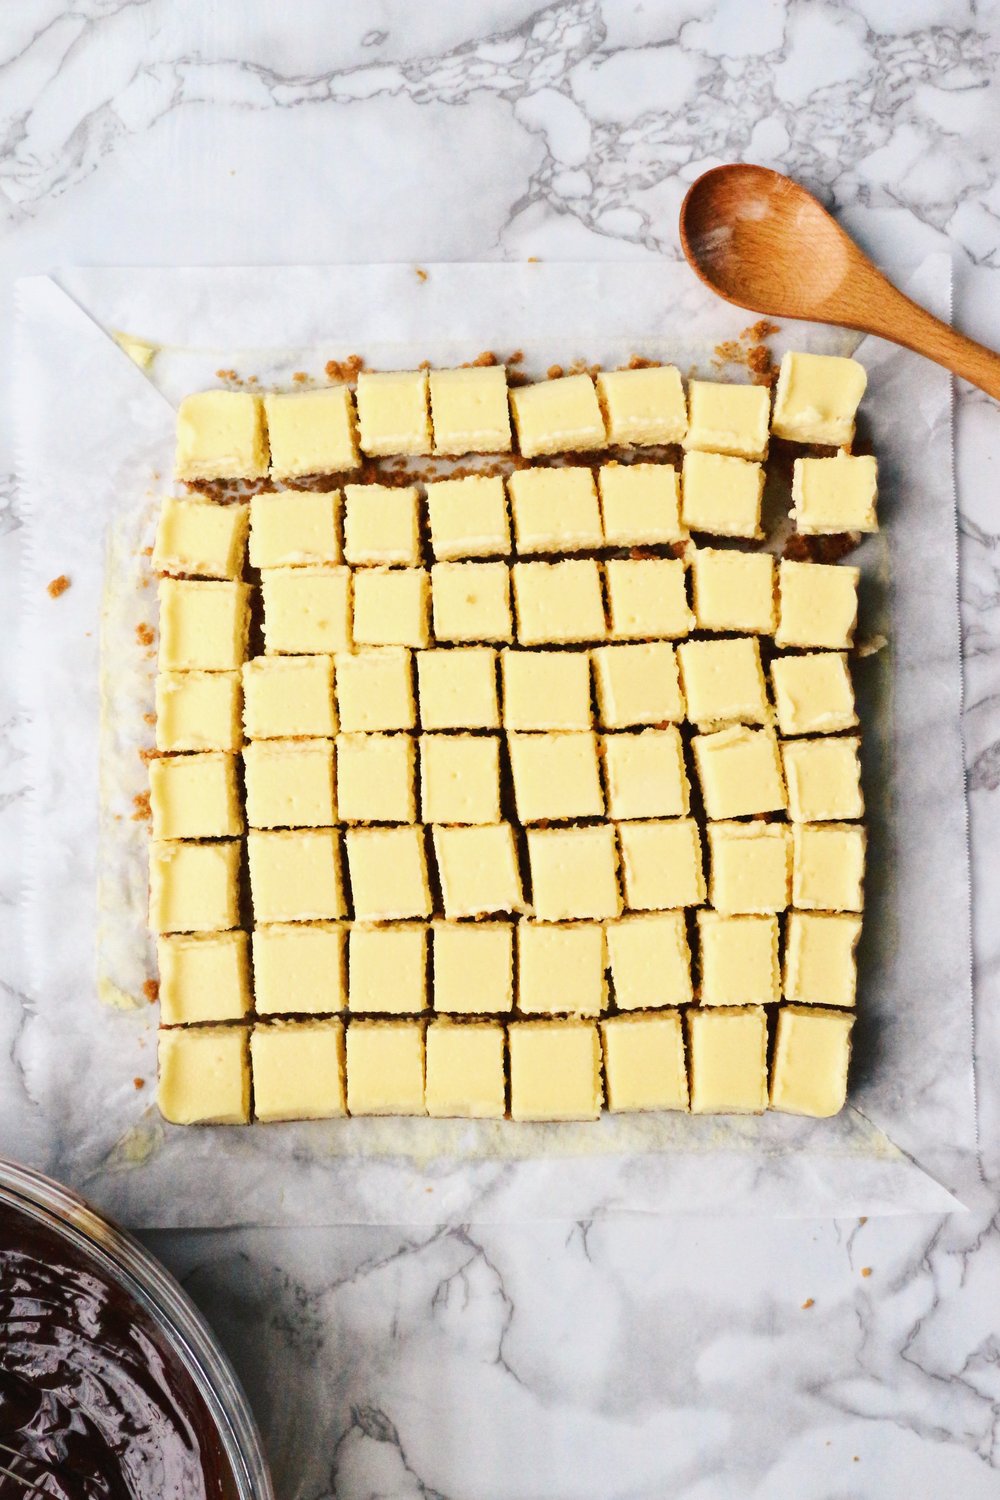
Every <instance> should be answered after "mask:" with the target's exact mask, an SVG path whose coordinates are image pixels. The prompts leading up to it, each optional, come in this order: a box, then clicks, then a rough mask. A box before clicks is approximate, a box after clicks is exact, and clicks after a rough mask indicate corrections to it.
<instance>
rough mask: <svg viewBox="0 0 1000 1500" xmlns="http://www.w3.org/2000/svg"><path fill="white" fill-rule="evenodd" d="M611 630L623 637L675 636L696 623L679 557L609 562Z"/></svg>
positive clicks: (659, 638)
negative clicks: (689, 605) (689, 604)
mask: <svg viewBox="0 0 1000 1500" xmlns="http://www.w3.org/2000/svg"><path fill="white" fill-rule="evenodd" d="M605 566H606V571H607V579H608V608H609V611H610V615H611V634H612V635H613V636H615V637H617V639H619V640H674V639H676V638H677V637H678V636H682V635H687V633H688V631H689V630H690V629H691V627H692V625H693V624H694V616H693V615H692V613H691V611H690V609H689V608H688V601H687V588H686V586H685V582H684V574H685V568H684V564H683V563H682V562H681V561H680V559H679V558H675V557H642V558H629V559H627V560H622V559H612V560H611V561H610V562H608V563H607V564H606V565H605Z"/></svg>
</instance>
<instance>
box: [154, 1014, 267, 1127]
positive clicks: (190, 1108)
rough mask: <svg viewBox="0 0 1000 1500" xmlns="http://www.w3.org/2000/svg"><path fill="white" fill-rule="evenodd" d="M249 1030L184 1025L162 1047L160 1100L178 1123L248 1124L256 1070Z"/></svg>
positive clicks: (164, 1035)
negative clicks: (252, 1074) (252, 1070)
mask: <svg viewBox="0 0 1000 1500" xmlns="http://www.w3.org/2000/svg"><path fill="white" fill-rule="evenodd" d="M247 1043H248V1038H247V1030H246V1028H245V1027H243V1026H178V1027H174V1028H173V1029H172V1030H169V1031H161V1032H160V1034H159V1038H158V1043H157V1054H158V1061H159V1085H158V1087H157V1093H156V1102H157V1104H158V1105H159V1107H160V1113H161V1114H162V1116H163V1118H164V1119H165V1120H169V1121H170V1123H171V1124H172V1125H246V1124H247V1122H248V1121H249V1119H250V1066H249V1054H248V1045H247Z"/></svg>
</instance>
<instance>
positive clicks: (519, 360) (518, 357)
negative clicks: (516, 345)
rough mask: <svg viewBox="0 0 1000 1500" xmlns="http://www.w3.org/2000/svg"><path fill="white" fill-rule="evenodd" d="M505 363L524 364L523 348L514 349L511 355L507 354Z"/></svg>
mask: <svg viewBox="0 0 1000 1500" xmlns="http://www.w3.org/2000/svg"><path fill="white" fill-rule="evenodd" d="M507 363H508V364H509V365H523V364H524V350H523V349H515V350H514V352H513V354H511V355H509V356H508V359H507Z"/></svg>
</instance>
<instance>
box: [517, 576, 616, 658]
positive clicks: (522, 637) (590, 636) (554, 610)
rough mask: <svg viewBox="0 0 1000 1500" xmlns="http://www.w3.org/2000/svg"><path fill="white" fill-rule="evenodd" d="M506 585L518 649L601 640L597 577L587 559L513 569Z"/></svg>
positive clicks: (604, 632)
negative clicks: (511, 587)
mask: <svg viewBox="0 0 1000 1500" xmlns="http://www.w3.org/2000/svg"><path fill="white" fill-rule="evenodd" d="M511 579H512V581H513V584H514V604H515V606H516V609H517V639H518V640H519V641H520V643H521V645H522V646H545V645H550V644H552V645H562V644H572V643H574V642H577V641H603V640H604V638H605V636H606V635H607V625H606V622H605V619H604V599H603V596H602V594H601V574H600V570H599V568H598V565H597V563H596V562H595V561H594V559H593V558H568V559H567V560H566V561H565V562H554V563H548V562H529V563H515V564H514V566H513V568H511Z"/></svg>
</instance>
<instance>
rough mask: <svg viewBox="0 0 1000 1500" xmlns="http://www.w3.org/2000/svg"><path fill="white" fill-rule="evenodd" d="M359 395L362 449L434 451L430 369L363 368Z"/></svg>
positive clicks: (375, 451)
mask: <svg viewBox="0 0 1000 1500" xmlns="http://www.w3.org/2000/svg"><path fill="white" fill-rule="evenodd" d="M356 399H357V403H358V427H359V430H360V443H361V451H362V453H369V454H372V455H373V456H375V457H378V456H381V455H385V454H390V453H430V451H431V419H430V412H429V411H428V407H427V371H426V370H391V371H379V372H377V373H376V372H374V371H371V370H362V371H361V373H360V375H359V376H358V389H357V398H356Z"/></svg>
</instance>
